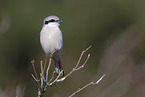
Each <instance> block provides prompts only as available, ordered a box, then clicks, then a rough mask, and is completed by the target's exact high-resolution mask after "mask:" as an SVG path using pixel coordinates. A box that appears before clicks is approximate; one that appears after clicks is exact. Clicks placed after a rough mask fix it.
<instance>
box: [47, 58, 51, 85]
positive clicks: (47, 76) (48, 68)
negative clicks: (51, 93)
mask: <svg viewBox="0 0 145 97" xmlns="http://www.w3.org/2000/svg"><path fill="white" fill-rule="evenodd" d="M50 65H51V57H50V59H49V64H48V68H47V70H46V82H47V80H48V71H49V69H50Z"/></svg>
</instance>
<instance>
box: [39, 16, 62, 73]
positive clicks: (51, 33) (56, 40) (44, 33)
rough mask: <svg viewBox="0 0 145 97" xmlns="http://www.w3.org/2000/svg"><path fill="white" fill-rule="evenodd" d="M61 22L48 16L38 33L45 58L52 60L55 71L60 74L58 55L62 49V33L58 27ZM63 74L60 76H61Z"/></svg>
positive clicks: (55, 17)
mask: <svg viewBox="0 0 145 97" xmlns="http://www.w3.org/2000/svg"><path fill="white" fill-rule="evenodd" d="M61 22H62V21H61V20H60V19H59V18H58V17H57V16H48V17H46V18H45V19H44V21H43V26H42V30H41V32H40V43H41V46H42V48H43V51H44V52H45V54H46V55H47V56H50V55H51V54H52V53H53V55H52V56H50V57H52V58H53V60H54V65H55V71H56V73H57V74H60V72H61V70H63V68H62V65H61V62H60V53H61V51H62V47H63V37H62V32H61V30H60V29H59V25H60V23H61ZM63 75H64V73H62V74H61V76H63Z"/></svg>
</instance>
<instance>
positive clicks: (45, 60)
mask: <svg viewBox="0 0 145 97" xmlns="http://www.w3.org/2000/svg"><path fill="white" fill-rule="evenodd" d="M46 62H47V55H46V56H45V63H44V68H43V70H44V71H45V67H46Z"/></svg>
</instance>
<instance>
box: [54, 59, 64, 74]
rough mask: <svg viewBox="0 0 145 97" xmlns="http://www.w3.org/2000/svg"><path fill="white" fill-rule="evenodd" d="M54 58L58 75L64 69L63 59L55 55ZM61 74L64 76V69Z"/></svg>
mask: <svg viewBox="0 0 145 97" xmlns="http://www.w3.org/2000/svg"><path fill="white" fill-rule="evenodd" d="M53 59H54V65H55V71H56V73H57V75H59V74H60V72H61V71H62V70H63V68H62V65H61V61H60V57H59V56H55V57H54V58H53ZM60 76H61V77H63V76H64V71H63V72H62V73H61V75H60Z"/></svg>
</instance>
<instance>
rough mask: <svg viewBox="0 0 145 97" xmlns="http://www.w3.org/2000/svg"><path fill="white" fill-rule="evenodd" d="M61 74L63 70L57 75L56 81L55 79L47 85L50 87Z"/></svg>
mask: <svg viewBox="0 0 145 97" xmlns="http://www.w3.org/2000/svg"><path fill="white" fill-rule="evenodd" d="M62 73H63V70H61V72H60V73H59V75H58V76H57V77H56V79H55V80H54V81H53V82H51V83H48V84H47V85H49V86H52V85H53V84H54V83H55V82H56V81H57V80H58V78H59V77H60V75H61V74H62Z"/></svg>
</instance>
